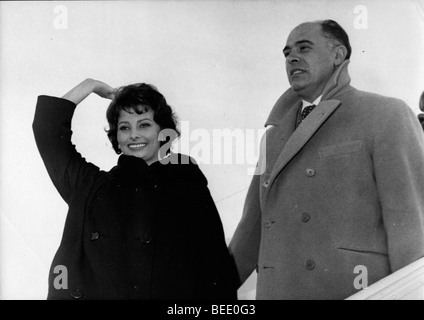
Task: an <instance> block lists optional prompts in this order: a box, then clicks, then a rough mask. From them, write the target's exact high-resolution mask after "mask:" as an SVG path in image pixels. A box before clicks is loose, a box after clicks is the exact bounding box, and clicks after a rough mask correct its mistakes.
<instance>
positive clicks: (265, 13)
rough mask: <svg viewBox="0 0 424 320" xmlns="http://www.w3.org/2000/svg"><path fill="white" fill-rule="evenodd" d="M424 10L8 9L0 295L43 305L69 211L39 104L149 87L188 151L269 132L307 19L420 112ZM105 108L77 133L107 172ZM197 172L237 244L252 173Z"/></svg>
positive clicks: (91, 101) (0, 91)
mask: <svg viewBox="0 0 424 320" xmlns="http://www.w3.org/2000/svg"><path fill="white" fill-rule="evenodd" d="M360 5H361V6H362V7H358V6H360ZM58 6H63V7H58ZM423 7H424V5H423V3H422V2H421V1H418V0H410V1H407V0H396V1H395V0H391V1H390V0H389V1H388V0H384V1H383V0H379V1H376V0H373V1H369V0H363V1H353V0H352V1H302V0H297V1H295V0H293V1H260V0H258V1H240V0H239V1H230V0H228V1H225V0H221V1H138V2H136V1H129V2H126V1H105V2H102V1H96V2H84V1H75V2H55V1H52V2H35V1H34V2H1V3H0V70H1V72H0V152H1V157H0V298H1V299H45V298H46V295H47V277H48V270H49V267H50V263H51V261H52V259H53V255H54V254H55V252H56V250H57V248H58V245H59V242H60V239H61V236H62V231H63V225H64V221H65V217H66V212H67V206H66V204H65V203H64V202H63V200H62V199H61V198H60V196H59V194H58V193H57V192H56V190H55V189H54V187H53V185H52V183H51V181H50V179H49V177H48V175H47V172H46V170H45V168H44V165H43V163H42V161H41V158H40V156H39V154H38V151H37V148H36V146H35V142H34V137H33V133H32V128H31V125H32V120H33V115H34V108H35V103H36V99H37V96H38V95H40V94H47V95H53V96H62V95H63V94H65V93H66V92H67V91H68V90H69V89H71V88H72V87H73V86H75V85H76V84H77V83H79V82H80V81H81V80H83V79H85V78H87V77H92V78H96V79H99V80H102V81H105V82H107V83H109V84H110V85H112V86H115V87H117V86H121V85H126V84H130V83H135V82H147V83H151V84H154V85H155V86H157V87H158V89H159V90H160V91H161V92H162V93H163V94H164V95H165V97H166V99H167V101H168V103H169V104H170V105H171V106H173V107H174V109H175V111H176V112H177V114H178V116H179V119H180V120H181V121H189V130H188V131H187V130H186V132H183V137H182V138H181V139H183V138H185V139H186V141H188V140H190V147H192V146H193V145H196V143H197V142H198V141H199V140H198V139H199V137H198V136H197V137H196V136H195V135H191V134H192V133H193V132H194V131H196V130H198V129H203V130H205V131H204V132H209V133H210V135H211V137H212V132H213V130H214V129H215V130H216V129H220V130H223V129H230V130H235V129H243V130H246V129H250V130H255V132H258V130H259V129H262V128H263V124H264V122H265V120H266V118H267V115H268V113H269V111H270V110H271V108H272V106H273V104H274V102H275V101H276V100H277V98H278V97H279V96H280V94H281V93H282V92H284V91H285V90H286V89H287V88H288V81H287V79H286V75H285V69H284V58H283V55H282V48H283V47H284V45H285V41H286V38H287V36H288V33H289V32H290V31H291V30H292V29H293V28H294V27H295V26H296V25H298V24H299V23H302V22H305V21H312V20H317V19H334V20H336V21H338V22H339V23H340V24H341V25H342V26H343V27H344V28H345V30H346V31H347V32H348V34H349V36H350V39H351V45H352V47H353V54H352V57H351V63H350V67H349V69H350V74H351V76H352V85H353V86H355V87H357V88H358V89H361V90H365V91H372V92H376V93H379V94H383V95H389V96H393V97H397V98H400V99H402V100H404V101H406V102H407V103H408V104H409V105H410V106H411V108H412V109H413V110H414V111H415V113H418V112H419V110H418V100H419V96H420V95H421V92H422V91H423V90H424V63H423V60H422V59H423V58H422V57H423V56H424V15H423V11H422V8H423ZM63 8H65V10H66V13H67V26H66V28H60V27H61V26H62V27H63V26H64V23H65V21H64V20H63V19H62V20H60V19H59V18H63V16H61V14H63V12H64V11H63ZM364 8H365V9H366V12H364ZM55 9H56V10H58V11H55ZM361 14H362V16H361ZM364 14H366V16H364ZM65 24H66V23H65ZM359 27H365V28H359ZM107 105H108V102H107V101H105V100H102V99H100V98H98V97H97V96H90V97H89V98H88V99H86V100H85V101H84V102H83V103H82V104H81V105H80V106H79V107H78V108H77V111H76V113H75V117H74V122H73V131H74V135H73V142H74V143H75V144H76V146H77V149H78V150H79V151H80V152H81V153H82V154H83V155H84V156H85V157H86V158H87V160H89V161H91V162H93V163H95V164H97V165H98V166H99V167H101V168H102V169H104V170H109V169H110V168H111V167H112V166H114V165H115V163H116V160H117V155H116V154H115V153H114V151H113V150H112V148H111V145H110V143H109V141H108V140H107V137H106V134H105V132H104V129H105V128H107V122H106V119H105V110H106V108H107ZM187 139H188V140H187ZM196 139H197V140H196ZM248 143H252V144H254V145H255V146H257V145H258V141H249V142H248ZM188 151H190V150H188ZM188 151H186V152H188ZM194 156H195V157H196V155H194ZM200 165H201V169H202V170H203V172H204V173H205V175H206V177H207V178H208V180H209V187H210V190H211V193H212V196H213V198H214V200H215V201H216V203H217V206H218V209H219V212H220V215H221V218H222V221H223V224H224V229H225V233H226V238H227V241H229V240H230V239H231V237H232V235H233V233H234V230H235V228H236V226H237V223H238V221H239V219H240V217H241V214H242V208H243V202H244V198H245V196H246V192H247V188H248V186H249V183H250V180H251V176H249V175H248V174H247V169H248V167H250V165H249V164H244V165H238V164H233V165H230V164H227V165H223V164H206V163H203V164H200ZM255 281H256V279H255V274H253V275H252V277H251V278H250V279H249V281H248V282H247V283H246V284H245V285H244V286H243V287H242V288H241V289H240V291H239V297H240V298H241V299H252V298H254V293H255V292H254V289H255Z"/></svg>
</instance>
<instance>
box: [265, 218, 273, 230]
mask: <svg viewBox="0 0 424 320" xmlns="http://www.w3.org/2000/svg"><path fill="white" fill-rule="evenodd" d="M272 223H273V222H272V221H271V220H269V219H264V227H265V228H269V227H271V226H272Z"/></svg>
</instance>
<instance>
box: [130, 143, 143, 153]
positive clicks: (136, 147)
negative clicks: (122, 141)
mask: <svg viewBox="0 0 424 320" xmlns="http://www.w3.org/2000/svg"><path fill="white" fill-rule="evenodd" d="M146 146H147V143H131V144H129V145H128V148H129V149H130V150H134V151H137V150H141V149H143V148H144V147H146Z"/></svg>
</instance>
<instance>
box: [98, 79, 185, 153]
mask: <svg viewBox="0 0 424 320" xmlns="http://www.w3.org/2000/svg"><path fill="white" fill-rule="evenodd" d="M122 110H124V111H126V112H136V113H137V114H142V113H145V112H147V111H149V110H152V111H153V113H154V115H153V120H154V121H155V122H156V123H157V124H158V125H159V127H160V129H161V130H164V129H171V130H173V131H174V132H175V133H176V135H175V136H174V137H172V138H173V139H175V138H177V137H178V136H180V132H179V130H178V129H177V119H176V116H175V114H174V112H173V111H172V109H171V106H169V105H168V104H167V102H166V100H165V97H164V96H163V95H162V94H161V93H160V92H159V91H158V89H157V88H156V87H155V86H153V85H151V84H146V83H136V84H130V85H127V86H123V87H121V88H119V90H118V91H117V93H116V96H115V98H114V99H113V100H112V102H111V103H110V105H109V107H108V109H107V111H106V118H107V121H108V123H109V130H107V131H106V132H107V136H108V138H109V140H110V142H111V143H112V146H113V149H114V150H115V152H116V153H117V154H120V153H121V152H122V151H121V149H120V148H119V145H118V138H117V137H118V120H119V115H120V113H121V111H122ZM166 138H167V139H166V140H165V141H161V142H160V145H161V146H163V145H164V144H165V143H167V142H168V141H169V140H170V139H171V137H170V136H169V135H166ZM168 152H169V151H167V153H168Z"/></svg>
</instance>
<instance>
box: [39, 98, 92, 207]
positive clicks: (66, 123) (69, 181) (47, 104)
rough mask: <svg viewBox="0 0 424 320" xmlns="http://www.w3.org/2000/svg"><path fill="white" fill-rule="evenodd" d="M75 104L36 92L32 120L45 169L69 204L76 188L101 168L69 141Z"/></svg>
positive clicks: (84, 183)
mask: <svg viewBox="0 0 424 320" xmlns="http://www.w3.org/2000/svg"><path fill="white" fill-rule="evenodd" d="M75 107H76V105H75V104H74V103H73V102H71V101H68V100H66V99H61V98H56V97H49V96H39V97H38V100H37V106H36V111H35V117H34V121H33V124H32V128H33V132H34V136H35V141H36V144H37V147H38V150H39V152H40V154H41V158H42V159H43V162H44V164H45V166H46V169H47V172H48V174H49V176H50V178H51V180H52V182H53V184H54V185H55V187H56V189H57V190H58V191H59V193H60V195H61V196H62V198H63V199H64V200H65V201H66V202H67V203H68V204H69V202H70V200H71V197H72V195H73V194H74V192H75V191H76V190H79V189H81V188H82V187H84V186H87V185H88V182H89V181H90V180H91V179H93V178H94V177H95V176H96V174H97V173H98V172H99V171H100V170H99V168H98V167H96V166H95V165H93V164H91V163H88V162H87V161H86V160H85V159H84V158H83V157H81V155H80V154H79V153H78V152H77V151H76V149H75V146H74V145H73V144H72V143H71V136H72V131H71V121H72V116H73V114H74V111H75Z"/></svg>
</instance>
